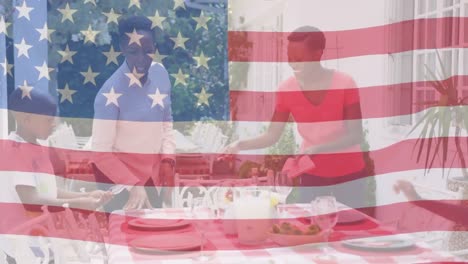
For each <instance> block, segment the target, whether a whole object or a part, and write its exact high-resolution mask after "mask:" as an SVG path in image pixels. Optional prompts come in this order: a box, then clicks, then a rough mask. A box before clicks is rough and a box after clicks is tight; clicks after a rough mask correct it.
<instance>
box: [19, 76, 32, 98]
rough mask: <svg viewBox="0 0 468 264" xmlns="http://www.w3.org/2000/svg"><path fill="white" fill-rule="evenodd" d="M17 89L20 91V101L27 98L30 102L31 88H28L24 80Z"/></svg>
mask: <svg viewBox="0 0 468 264" xmlns="http://www.w3.org/2000/svg"><path fill="white" fill-rule="evenodd" d="M19 88H20V89H21V99H23V98H24V97H28V98H29V99H31V100H32V98H31V90H32V89H33V87H32V86H29V85H28V82H27V81H26V80H24V81H23V85H20V86H19Z"/></svg>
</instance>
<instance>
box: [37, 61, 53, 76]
mask: <svg viewBox="0 0 468 264" xmlns="http://www.w3.org/2000/svg"><path fill="white" fill-rule="evenodd" d="M35 68H36V70H37V71H39V77H38V80H41V79H42V78H46V79H47V80H50V77H49V73H50V72H52V71H53V70H54V69H52V68H49V67H47V62H45V61H44V63H43V64H42V66H35Z"/></svg>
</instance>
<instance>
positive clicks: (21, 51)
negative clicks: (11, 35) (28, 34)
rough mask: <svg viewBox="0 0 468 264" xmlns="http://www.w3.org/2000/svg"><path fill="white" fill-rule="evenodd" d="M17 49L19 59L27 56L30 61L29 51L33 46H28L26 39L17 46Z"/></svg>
mask: <svg viewBox="0 0 468 264" xmlns="http://www.w3.org/2000/svg"><path fill="white" fill-rule="evenodd" d="M15 48H17V49H18V58H19V57H21V56H25V57H26V58H28V59H29V49H31V48H32V46H31V45H28V44H27V43H26V41H25V40H24V38H23V39H22V40H21V43H19V44H15Z"/></svg>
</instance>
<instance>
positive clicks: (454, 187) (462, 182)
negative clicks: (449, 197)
mask: <svg viewBox="0 0 468 264" xmlns="http://www.w3.org/2000/svg"><path fill="white" fill-rule="evenodd" d="M460 188H462V189H464V193H463V196H464V197H463V198H464V199H467V198H468V178H465V177H462V176H458V177H451V178H448V180H447V189H449V190H450V191H452V192H459V191H460ZM465 196H466V197H465Z"/></svg>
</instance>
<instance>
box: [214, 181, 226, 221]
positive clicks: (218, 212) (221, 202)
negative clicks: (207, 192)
mask: <svg viewBox="0 0 468 264" xmlns="http://www.w3.org/2000/svg"><path fill="white" fill-rule="evenodd" d="M230 189H231V188H229V187H218V188H217V189H216V190H215V191H214V192H213V194H212V200H213V207H214V208H215V217H216V219H218V220H219V219H221V217H222V216H223V214H224V212H225V211H226V209H227V207H228V205H229V203H228V201H227V193H228V192H229V190H230Z"/></svg>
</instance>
